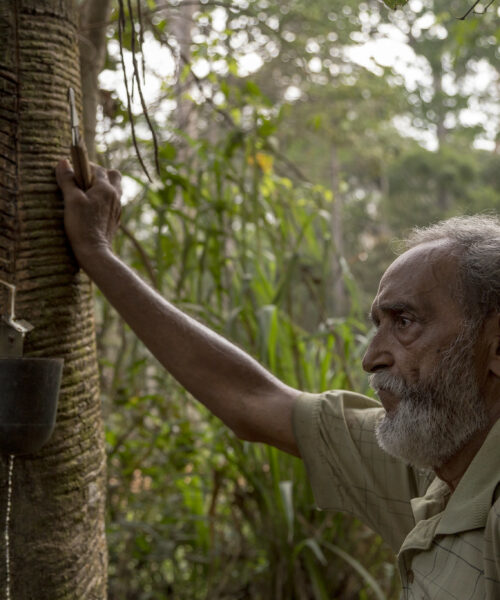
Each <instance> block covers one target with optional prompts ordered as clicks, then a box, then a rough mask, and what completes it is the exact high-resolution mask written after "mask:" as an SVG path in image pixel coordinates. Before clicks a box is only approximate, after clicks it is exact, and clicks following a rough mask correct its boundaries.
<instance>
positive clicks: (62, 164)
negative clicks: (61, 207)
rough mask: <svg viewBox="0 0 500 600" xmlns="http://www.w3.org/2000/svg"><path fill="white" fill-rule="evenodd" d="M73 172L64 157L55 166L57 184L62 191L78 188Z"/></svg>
mask: <svg viewBox="0 0 500 600" xmlns="http://www.w3.org/2000/svg"><path fill="white" fill-rule="evenodd" d="M74 176H75V172H74V171H73V169H72V168H71V164H70V162H69V161H68V160H66V159H65V158H64V159H62V160H60V161H59V162H58V163H57V166H56V179H57V185H58V186H59V187H60V188H61V190H62V191H63V192H70V191H71V190H74V189H79V188H78V186H77V185H76V183H75V179H74Z"/></svg>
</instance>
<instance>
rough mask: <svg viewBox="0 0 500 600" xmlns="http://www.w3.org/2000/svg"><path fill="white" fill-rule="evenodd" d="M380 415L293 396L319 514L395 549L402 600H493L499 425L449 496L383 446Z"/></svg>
mask: <svg viewBox="0 0 500 600" xmlns="http://www.w3.org/2000/svg"><path fill="white" fill-rule="evenodd" d="M382 412H383V408H382V407H381V406H380V404H379V403H378V402H377V401H375V400H373V399H371V398H368V397H366V396H362V395H360V394H355V393H353V392H346V391H334V392H327V393H325V394H303V395H302V396H300V397H299V399H298V400H297V403H296V405H295V408H294V414H293V426H294V433H295V438H296V441H297V444H298V447H299V449H300V453H301V455H302V458H303V460H304V462H305V465H306V470H307V473H308V477H309V480H310V482H311V486H312V489H313V492H314V497H315V500H316V503H317V505H318V507H319V508H321V509H323V510H333V511H343V512H348V513H350V514H353V515H354V516H356V517H357V518H358V519H360V520H361V521H363V522H364V523H366V524H367V525H368V526H369V527H371V529H373V530H374V531H375V532H377V533H378V534H380V536H381V537H382V538H383V539H384V540H385V541H386V542H387V543H388V544H389V545H390V546H391V547H392V548H393V550H394V551H395V552H396V553H397V558H398V567H399V573H400V576H401V583H402V593H401V599H402V600H417V599H418V600H423V599H424V598H425V599H426V600H427V599H433V598H435V599H439V600H443V599H456V600H480V599H481V600H484V599H487V600H494V599H496V600H499V599H500V420H499V421H497V423H496V424H495V425H494V426H493V428H492V429H491V431H490V432H489V434H488V437H487V438H486V440H485V441H484V443H483V445H482V446H481V448H480V450H479V451H478V453H477V454H476V456H475V457H474V459H473V461H472V462H471V464H470V465H469V467H468V469H467V471H466V472H465V474H464V475H463V477H462V478H461V480H460V482H459V484H458V486H457V488H456V490H455V491H454V493H453V494H451V493H450V489H449V488H448V486H447V484H446V483H444V482H443V481H441V480H440V479H439V478H438V477H436V476H435V474H434V472H433V471H431V470H421V469H414V468H412V467H409V466H407V465H405V464H404V463H403V462H402V461H400V460H398V459H396V458H393V457H391V456H390V455H389V454H387V453H386V452H384V451H383V450H382V449H381V448H380V447H379V445H378V443H377V440H376V437H375V424H376V422H377V420H378V419H379V418H380V415H381V414H382Z"/></svg>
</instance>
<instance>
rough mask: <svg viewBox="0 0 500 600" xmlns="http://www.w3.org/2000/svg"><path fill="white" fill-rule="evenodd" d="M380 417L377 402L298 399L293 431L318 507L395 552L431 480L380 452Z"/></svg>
mask: <svg viewBox="0 0 500 600" xmlns="http://www.w3.org/2000/svg"><path fill="white" fill-rule="evenodd" d="M382 412H383V408H382V407H381V405H380V404H379V403H378V402H377V401H375V400H373V399H372V398H368V397H366V396H362V395H360V394H356V393H353V392H347V391H332V392H327V393H324V394H303V395H301V396H300V397H299V398H298V399H297V401H296V405H295V407H294V413H293V427H294V435H295V439H296V442H297V445H298V447H299V450H300V453H301V456H302V459H303V460H304V462H305V466H306V471H307V474H308V477H309V481H310V483H311V486H312V489H313V493H314V497H315V500H316V503H317V505H318V507H319V508H321V509H324V510H333V511H342V512H348V513H350V514H352V515H354V516H356V517H357V518H359V519H360V520H361V521H363V522H364V523H366V525H368V526H369V527H371V528H372V529H373V530H374V531H375V532H377V533H378V534H380V535H381V536H382V538H383V539H384V540H385V541H386V542H387V543H388V544H389V545H390V546H391V547H392V548H393V549H394V551H396V552H397V551H398V550H399V548H400V546H401V544H402V542H403V540H404V539H405V537H406V536H407V534H408V533H409V531H410V530H411V529H412V528H413V527H414V526H415V519H414V517H413V513H412V510H411V505H410V500H411V498H413V497H415V496H418V495H420V494H421V493H422V492H423V491H425V488H426V487H427V485H428V483H429V481H430V479H429V473H428V472H425V473H424V474H422V473H421V472H416V471H415V470H414V469H412V468H411V467H408V466H407V465H405V464H404V463H403V462H402V461H400V460H398V459H396V458H393V457H391V456H390V455H389V454H387V453H386V452H384V451H383V450H382V449H381V448H380V447H379V445H378V443H377V439H376V436H375V425H376V423H377V420H378V419H379V418H380V416H381V414H382Z"/></svg>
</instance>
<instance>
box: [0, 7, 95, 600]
mask: <svg viewBox="0 0 500 600" xmlns="http://www.w3.org/2000/svg"><path fill="white" fill-rule="evenodd" d="M77 20H78V14H77V7H76V5H75V3H74V2H73V0H2V1H1V2H0V278H2V279H4V280H6V281H8V282H10V283H12V284H14V285H16V287H17V306H16V314H17V316H18V317H19V318H23V319H26V320H28V321H29V322H31V323H32V324H33V325H34V326H35V328H34V330H33V331H32V332H31V333H29V334H28V336H27V338H26V341H25V354H26V355H27V356H52V357H62V358H64V361H65V365H64V373H63V381H62V387H61V393H60V397H59V408H58V414H57V423H56V428H55V431H54V434H53V436H52V438H51V440H50V441H49V443H48V444H47V445H46V446H44V447H43V448H42V450H41V451H40V452H39V453H37V454H36V455H27V456H17V457H16V458H15V461H14V472H13V497H12V512H11V528H10V532H11V533H10V546H11V550H10V570H11V597H12V600H28V599H32V598H37V599H38V600H45V599H46V600H66V599H67V600H92V599H98V600H103V599H104V598H105V597H106V576H105V574H106V570H107V552H106V543H105V533H104V502H105V448H104V439H103V430H102V421H101V411H100V400H99V385H98V370H97V362H96V352H95V334H94V319H93V310H92V305H93V302H92V295H91V286H90V283H89V281H88V279H87V278H86V276H85V275H84V274H83V273H82V272H81V271H79V270H78V268H77V266H76V264H75V262H74V259H73V257H72V254H71V251H70V249H69V247H68V244H67V241H66V238H65V234H64V228H63V203H62V198H61V195H60V193H59V192H58V189H57V186H56V183H55V178H54V166H55V164H56V162H57V160H58V159H59V157H61V156H68V147H69V142H70V131H69V114H68V105H67V100H66V97H67V90H68V86H70V85H71V86H73V88H74V89H75V92H76V95H77V97H78V98H80V73H79V56H78V35H77ZM4 307H5V297H2V296H0V310H1V311H2V312H3V309H4ZM0 402H1V390H0ZM6 465H7V461H6V457H5V456H2V457H1V458H0V519H2V520H4V517H3V516H2V515H5V511H6V497H7V490H6V480H7V467H6ZM0 529H2V527H1V526H0ZM0 544H1V545H0V555H1V557H2V558H1V559H0V597H5V592H4V590H5V582H6V567H5V560H4V554H5V548H4V544H3V538H2V542H1V543H0Z"/></svg>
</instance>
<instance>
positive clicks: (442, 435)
mask: <svg viewBox="0 0 500 600" xmlns="http://www.w3.org/2000/svg"><path fill="white" fill-rule="evenodd" d="M456 282H457V265H456V262H455V259H454V258H453V257H450V255H449V249H448V248H447V246H446V245H445V244H443V243H441V244H436V243H434V244H425V245H422V246H418V247H416V248H414V249H412V250H410V251H409V252H407V253H405V254H403V255H402V256H401V257H399V258H398V259H397V260H396V261H395V262H394V263H393V264H392V265H391V266H390V267H389V269H388V270H387V271H386V273H385V274H384V276H383V278H382V281H381V283H380V287H379V291H378V293H377V296H376V298H375V300H374V302H373V305H372V319H373V321H374V323H375V325H376V327H377V332H376V334H375V337H374V338H373V340H372V343H371V344H370V347H369V348H368V350H367V352H366V355H365V357H364V359H363V366H364V368H365V370H367V371H369V372H371V373H372V376H371V385H372V386H373V387H374V389H375V390H376V391H377V393H378V395H379V397H380V399H381V401H382V404H383V405H384V408H385V409H386V414H385V415H384V417H383V418H382V419H381V421H380V422H379V424H378V427H377V438H378V440H379V443H380V445H381V447H382V448H384V449H385V450H386V451H387V452H389V453H390V454H392V455H394V456H398V457H399V458H402V459H403V460H405V461H406V462H408V463H410V464H413V465H415V466H419V467H439V466H441V465H442V464H443V463H444V462H446V460H448V459H449V458H450V457H451V456H453V455H454V454H455V453H456V452H457V451H458V450H460V448H461V447H462V446H463V445H464V444H465V443H466V442H467V441H468V440H469V439H470V437H471V436H472V435H473V434H474V433H476V432H477V431H478V430H480V429H482V428H484V427H485V426H486V424H487V422H488V414H487V411H486V406H485V403H484V401H483V398H482V396H481V391H480V385H479V378H478V371H477V361H476V359H475V351H476V346H477V341H476V338H477V331H475V330H474V331H473V330H470V328H468V327H467V325H466V324H465V319H464V315H463V311H462V309H461V307H460V305H459V304H458V302H457V301H456V300H455V298H454V294H453V291H454V290H455V289H456V288H455V284H456Z"/></svg>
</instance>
